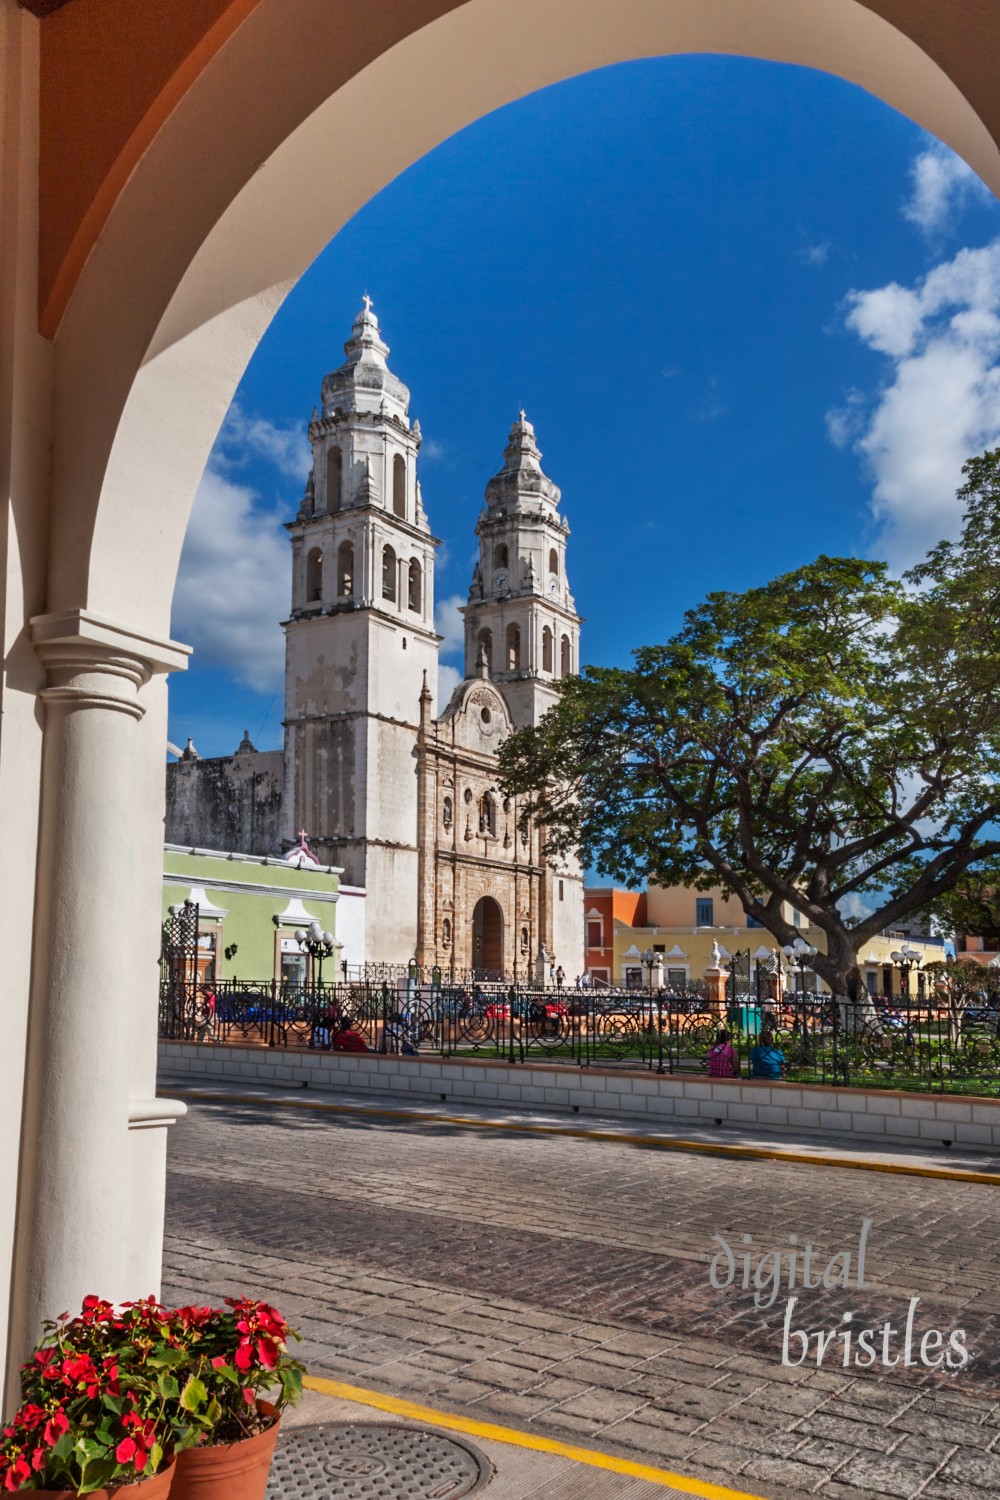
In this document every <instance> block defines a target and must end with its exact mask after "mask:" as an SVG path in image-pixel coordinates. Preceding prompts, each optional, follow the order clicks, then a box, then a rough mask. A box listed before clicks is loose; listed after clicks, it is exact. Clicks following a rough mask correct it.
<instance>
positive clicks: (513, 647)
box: [507, 625, 521, 672]
mask: <svg viewBox="0 0 1000 1500" xmlns="http://www.w3.org/2000/svg"><path fill="white" fill-rule="evenodd" d="M520 669H521V632H520V630H519V629H518V627H517V626H516V625H508V626H507V671H508V672H519V671H520Z"/></svg>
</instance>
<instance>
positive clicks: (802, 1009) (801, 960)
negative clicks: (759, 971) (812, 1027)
mask: <svg viewBox="0 0 1000 1500" xmlns="http://www.w3.org/2000/svg"><path fill="white" fill-rule="evenodd" d="M781 951H782V953H783V954H784V955H785V957H786V958H787V959H788V962H789V964H790V965H792V964H797V965H798V977H799V986H798V990H799V1017H800V1019H799V1027H800V1029H801V1033H802V1049H803V1051H806V1050H807V1048H808V1045H809V1024H808V1017H807V1013H806V969H807V968H811V967H812V960H813V959H814V958H815V957H816V954H817V953H818V952H819V949H818V948H814V947H813V946H812V945H811V944H810V943H807V942H805V940H804V939H803V938H796V939H795V941H794V943H786V944H785V946H784V947H783V948H782V950H781ZM793 973H794V970H793Z"/></svg>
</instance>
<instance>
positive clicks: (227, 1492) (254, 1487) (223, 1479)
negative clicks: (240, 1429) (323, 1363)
mask: <svg viewBox="0 0 1000 1500" xmlns="http://www.w3.org/2000/svg"><path fill="white" fill-rule="evenodd" d="M257 1410H258V1411H259V1412H260V1414H261V1416H263V1417H267V1416H271V1417H273V1416H274V1407H273V1406H272V1405H271V1404H270V1402H268V1401H258V1403H257ZM280 1426H281V1418H280V1417H275V1418H274V1421H273V1422H272V1423H271V1425H270V1427H265V1429H264V1431H263V1432H258V1433H257V1434H256V1436H254V1437H250V1438H244V1439H243V1441H242V1442H241V1443H207V1444H204V1445H202V1446H200V1447H198V1448H185V1449H184V1450H183V1452H181V1453H178V1455H177V1459H176V1465H175V1467H176V1470H177V1477H176V1479H175V1480H174V1485H173V1490H172V1492H171V1496H170V1500H264V1491H265V1490H266V1488H267V1476H268V1474H269V1473H270V1472H271V1460H272V1458H273V1457H274V1445H275V1443H276V1442H277V1441H278V1429H279V1427H280ZM139 1500H144V1497H139ZM153 1500H157V1497H156V1496H154V1497H153Z"/></svg>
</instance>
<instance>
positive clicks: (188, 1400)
mask: <svg viewBox="0 0 1000 1500" xmlns="http://www.w3.org/2000/svg"><path fill="white" fill-rule="evenodd" d="M207 1400H208V1391H207V1390H206V1389H205V1386H204V1384H203V1382H202V1381H200V1380H199V1379H198V1378H197V1376H196V1375H192V1376H190V1377H189V1379H188V1381H187V1383H186V1385H185V1386H184V1389H183V1390H182V1391H181V1406H182V1407H183V1408H184V1410H185V1411H190V1412H195V1411H197V1410H198V1408H199V1406H201V1404H202V1402H204V1401H207Z"/></svg>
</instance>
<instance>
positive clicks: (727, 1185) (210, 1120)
mask: <svg viewBox="0 0 1000 1500" xmlns="http://www.w3.org/2000/svg"><path fill="white" fill-rule="evenodd" d="M169 1165H170V1172H169V1185H168V1206H167V1242H166V1259H165V1276H164V1281H165V1286H164V1292H165V1295H166V1296H168V1297H171V1298H193V1297H198V1298H209V1297H212V1298H215V1297H220V1296H222V1295H226V1294H229V1293H232V1292H235V1291H237V1290H241V1291H242V1290H246V1291H250V1292H255V1293H258V1294H260V1295H265V1296H268V1297H270V1298H272V1299H273V1300H274V1301H275V1302H277V1303H278V1305H279V1306H280V1307H281V1308H282V1310H283V1311H284V1312H286V1314H287V1315H288V1316H289V1318H290V1319H291V1321H292V1322H293V1323H294V1324H296V1325H297V1326H298V1327H300V1328H301V1330H302V1332H303V1334H304V1336H305V1344H304V1357H305V1359H306V1361H307V1363H308V1365H309V1367H310V1370H311V1371H312V1372H313V1373H315V1374H325V1375H329V1376H332V1377H334V1378H336V1379H339V1380H343V1381H348V1382H352V1383H354V1384H356V1385H359V1386H368V1387H373V1388H376V1389H378V1390H380V1391H385V1392H390V1393H392V1394H395V1395H400V1396H410V1397H414V1398H419V1399H420V1400H422V1401H424V1402H426V1403H427V1404H428V1405H430V1406H436V1407H438V1408H441V1409H444V1410H450V1411H455V1410H461V1411H466V1410H468V1411H473V1412H475V1413H477V1414H478V1415H480V1416H481V1417H482V1418H483V1419H490V1418H492V1419H494V1420H496V1421H499V1422H504V1423H507V1424H509V1425H511V1426H519V1427H533V1428H536V1429H537V1430H539V1431H541V1432H544V1433H546V1434H548V1435H550V1436H553V1437H558V1438H564V1439H569V1440H570V1441H575V1442H582V1443H586V1444H588V1445H590V1446H593V1447H599V1448H602V1449H604V1450H605V1451H607V1452H613V1453H617V1454H620V1455H623V1456H625V1457H629V1458H642V1459H643V1460H645V1461H646V1462H649V1463H654V1464H660V1465H663V1466H664V1467H668V1468H671V1469H675V1470H678V1471H680V1472H682V1473H686V1474H697V1475H698V1476H700V1477H702V1478H705V1479H709V1480H712V1481H714V1482H717V1483H720V1484H729V1485H732V1486H733V1487H735V1488H738V1489H744V1490H747V1491H751V1492H753V1493H756V1494H761V1495H764V1496H768V1497H773V1500H783V1497H788V1500H791V1497H793V1496H794V1497H799V1496H805V1495H812V1494H819V1495H821V1496H823V1497H824V1500H861V1497H862V1496H865V1497H870V1496H871V1495H873V1494H880V1495H888V1496H898V1497H907V1500H909V1497H915V1496H920V1497H921V1500H923V1497H926V1500H943V1497H952V1496H957V1495H963V1496H972V1497H974V1500H975V1497H983V1500H985V1497H986V1496H996V1495H1000V1427H998V1424H997V1416H998V1413H1000V1357H998V1349H1000V1339H998V1336H997V1335H998V1330H997V1319H998V1317H1000V1292H998V1275H997V1272H998V1264H1000V1240H998V1218H1000V1197H998V1195H997V1192H996V1189H995V1188H994V1187H991V1186H988V1185H977V1184H971V1183H957V1182H948V1181H933V1180H927V1179H921V1178H915V1177H905V1176H896V1175H886V1174H878V1173H874V1172H862V1171H841V1170H836V1169H832V1168H824V1167H815V1166H795V1165H786V1164H781V1165H777V1164H775V1163H771V1162H756V1161H746V1160H743V1161H734V1160H727V1159H725V1158H720V1157H709V1156H704V1155H700V1156H695V1155H687V1154H683V1153H680V1152H669V1153H661V1152H656V1151H646V1150H642V1149H636V1148H635V1147H629V1146H624V1145H622V1146H619V1145H613V1144H609V1143H607V1142H597V1141H588V1140H583V1139H569V1138H560V1137H545V1136H518V1135H513V1134H508V1133H505V1132H502V1131H490V1130H481V1129H474V1128H465V1127H463V1126H462V1125H458V1124H445V1123H441V1124H429V1123H426V1122H420V1123H414V1122H409V1121H399V1120H393V1119H391V1118H379V1117H378V1116H373V1115H371V1114H369V1115H365V1114H363V1113H360V1112H359V1113H358V1114H357V1115H336V1116H333V1115H324V1114H322V1113H319V1112H317V1113H315V1114H314V1113H312V1112H310V1111H309V1110H292V1109H287V1108H282V1107H280V1106H279V1105H276V1104H262V1105H260V1106H258V1105H243V1104H238V1103H226V1104H208V1103H197V1104H193V1105H192V1106H191V1113H190V1115H189V1117H188V1118H187V1120H185V1121H182V1122H181V1123H179V1124H178V1126H177V1127H176V1129H175V1130H174V1131H173V1132H172V1133H171V1148H170V1164H169ZM866 1218H867V1219H870V1220H871V1221H872V1228H871V1231H870V1235H869V1239H868V1245H867V1261H866V1265H867V1271H866V1276H867V1281H868V1283H869V1284H870V1289H865V1290H862V1291H857V1290H855V1289H853V1286H852V1289H850V1290H842V1289H840V1288H839V1287H838V1288H837V1289H834V1290H825V1289H823V1288H820V1289H818V1290H816V1291H813V1292H808V1291H804V1290H802V1289H801V1287H799V1286H796V1288H795V1291H794V1293H792V1295H795V1296H796V1297H797V1298H798V1303H797V1306H796V1308H795V1311H794V1317H793V1318H792V1320H791V1323H792V1327H793V1328H797V1329H802V1330H807V1331H809V1330H814V1331H815V1330H820V1329H824V1330H827V1331H830V1330H835V1329H842V1328H844V1327H845V1326H846V1320H845V1319H844V1316H843V1315H844V1314H845V1313H852V1314H853V1319H852V1326H853V1327H855V1328H856V1329H862V1328H866V1327H867V1328H878V1329H879V1337H878V1339H877V1340H876V1347H877V1349H878V1351H879V1354H880V1355H881V1354H882V1350H883V1345H882V1334H881V1328H882V1325H883V1324H884V1323H885V1322H886V1320H887V1319H888V1320H890V1321H891V1323H892V1325H893V1328H894V1329H897V1330H901V1329H902V1328H903V1326H904V1325H905V1323H906V1319H907V1310H908V1307H909V1305H910V1302H911V1299H912V1298H914V1297H919V1299H920V1302H919V1307H918V1308H917V1310H916V1312H915V1316H914V1319H913V1326H914V1329H915V1330H916V1331H915V1334H914V1337H913V1348H914V1349H915V1350H916V1349H919V1346H920V1339H921V1336H922V1335H923V1334H924V1332H925V1331H927V1330H932V1329H937V1330H940V1331H942V1333H943V1337H944V1344H945V1347H947V1341H948V1334H949V1332H950V1331H951V1330H953V1329H964V1330H965V1333H966V1340H967V1343H968V1346H969V1349H970V1351H971V1353H972V1355H973V1360H972V1363H971V1365H970V1366H969V1368H967V1369H965V1370H963V1371H961V1372H959V1373H952V1374H948V1373H946V1372H943V1371H931V1370H927V1369H926V1368H924V1366H923V1365H922V1364H920V1363H919V1360H918V1362H917V1363H916V1364H915V1365H914V1366H913V1367H911V1368H909V1369H906V1368H904V1366H903V1362H902V1360H900V1365H899V1367H897V1368H893V1369H890V1370H884V1369H883V1368H882V1364H881V1360H880V1361H879V1362H878V1363H877V1364H876V1365H875V1366H874V1368H873V1369H872V1370H870V1371H867V1372H860V1373H859V1372H856V1371H855V1370H854V1369H853V1368H852V1369H850V1370H845V1369H844V1368H843V1366H842V1362H841V1349H842V1340H839V1339H838V1340H837V1341H836V1342H835V1343H833V1344H832V1345H831V1347H830V1348H829V1349H828V1350H827V1352H826V1356H825V1358H824V1361H823V1364H822V1366H821V1367H820V1368H817V1364H816V1358H815V1354H814V1353H812V1352H810V1357H809V1360H807V1361H805V1362H803V1363H802V1364H801V1365H799V1366H795V1367H791V1368H789V1367H784V1366H783V1365H782V1363H781V1353H782V1335H783V1320H784V1317H785V1309H786V1303H787V1298H788V1296H789V1292H788V1291H787V1289H786V1288H784V1287H783V1288H782V1290H781V1292H780V1294H779V1295H778V1296H777V1298H776V1300H775V1302H774V1305H773V1307H772V1308H770V1309H768V1310H763V1311H762V1310H758V1309H757V1308H755V1306H754V1303H753V1296H752V1292H745V1291H743V1290H742V1289H741V1288H740V1286H739V1285H734V1286H732V1287H730V1288H728V1289H726V1290H717V1289H715V1288H713V1287H712V1286H711V1285H710V1282H709V1263H710V1260H711V1257H712V1255H713V1253H714V1252H715V1251H716V1250H717V1249H718V1244H717V1242H713V1236H715V1235H720V1236H723V1237H724V1238H725V1239H726V1240H727V1241H728V1242H729V1243H730V1244H731V1245H732V1246H733V1247H734V1250H735V1252H736V1253H737V1254H741V1253H742V1252H743V1251H744V1250H745V1249H749V1252H750V1254H751V1255H752V1257H753V1261H754V1262H756V1260H757V1259H758V1258H759V1256H760V1255H762V1254H764V1253H766V1252H767V1251H770V1250H783V1251H785V1253H786V1257H787V1255H788V1253H789V1251H790V1246H789V1236H790V1235H796V1236H797V1237H798V1244H799V1246H800V1247H802V1246H805V1244H806V1243H807V1242H811V1243H812V1244H813V1245H814V1246H815V1247H816V1255H815V1265H816V1266H818V1267H819V1268H820V1269H822V1267H824V1266H825V1265H826V1264H827V1262H828V1260H829V1259H830V1257H831V1256H832V1255H834V1254H835V1253H836V1252H839V1251H846V1250H850V1251H852V1252H855V1253H856V1251H857V1246H858V1238H859V1233H860V1229H861V1224H862V1221H863V1220H864V1219H866ZM744 1235H749V1236H750V1237H751V1244H750V1245H749V1247H748V1246H747V1245H746V1244H745V1242H744V1241H743V1239H742V1237H743V1236H744ZM894 1339H895V1342H894V1343H893V1344H892V1350H893V1353H894V1354H899V1353H900V1352H901V1350H902V1335H901V1334H896V1335H894ZM813 1347H815V1340H814V1344H813ZM930 1347H931V1348H933V1347H934V1345H933V1343H932V1344H931V1346H930Z"/></svg>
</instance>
